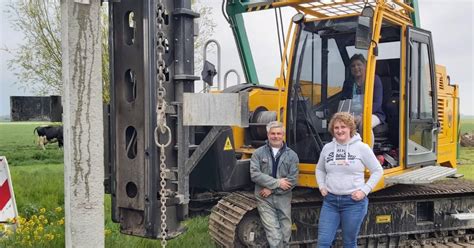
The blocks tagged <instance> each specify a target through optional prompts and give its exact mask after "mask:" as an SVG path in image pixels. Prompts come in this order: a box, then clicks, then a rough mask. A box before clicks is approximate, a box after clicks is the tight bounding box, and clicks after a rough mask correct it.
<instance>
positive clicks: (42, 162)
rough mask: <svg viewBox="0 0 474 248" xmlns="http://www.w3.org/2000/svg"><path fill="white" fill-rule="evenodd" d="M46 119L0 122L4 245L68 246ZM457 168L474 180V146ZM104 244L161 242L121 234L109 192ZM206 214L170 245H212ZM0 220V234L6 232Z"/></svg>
mask: <svg viewBox="0 0 474 248" xmlns="http://www.w3.org/2000/svg"><path fill="white" fill-rule="evenodd" d="M40 124H47V123H10V122H0V156H6V157H7V159H8V163H9V165H10V171H11V174H12V181H13V185H14V191H15V198H16V202H17V207H18V212H19V215H20V218H19V219H18V220H17V221H18V222H19V223H20V224H21V227H20V228H19V229H17V233H16V235H13V234H12V233H8V231H7V232H6V233H7V234H9V235H8V236H6V235H3V237H2V234H0V247H64V245H65V241H64V178H63V173H64V168H63V153H62V150H59V149H58V146H57V144H49V145H47V146H46V150H45V151H43V150H40V149H39V148H38V147H37V146H36V144H35V143H34V142H35V136H34V135H33V130H34V128H35V127H36V126H38V125H40ZM461 129H462V131H463V132H474V119H467V120H463V121H462V125H461ZM458 161H459V166H458V172H459V173H461V174H464V175H465V178H468V179H473V180H474V169H473V168H474V148H473V147H461V149H460V157H459V160H458ZM104 199H105V235H106V240H105V242H106V243H105V244H106V247H114V248H115V247H159V246H160V241H159V240H151V239H144V238H139V237H133V236H127V235H122V234H120V231H119V225H118V224H116V223H113V222H112V220H111V202H110V195H105V198H104ZM207 222H208V217H195V218H193V219H190V220H188V221H186V222H184V224H183V225H184V226H186V228H187V232H186V233H185V234H183V235H181V236H180V237H178V238H176V239H173V240H171V241H169V243H168V247H202V248H204V247H206V248H207V247H214V244H213V243H212V241H211V239H210V236H209V234H208V232H207ZM2 230H3V228H2V224H0V233H1V232H2Z"/></svg>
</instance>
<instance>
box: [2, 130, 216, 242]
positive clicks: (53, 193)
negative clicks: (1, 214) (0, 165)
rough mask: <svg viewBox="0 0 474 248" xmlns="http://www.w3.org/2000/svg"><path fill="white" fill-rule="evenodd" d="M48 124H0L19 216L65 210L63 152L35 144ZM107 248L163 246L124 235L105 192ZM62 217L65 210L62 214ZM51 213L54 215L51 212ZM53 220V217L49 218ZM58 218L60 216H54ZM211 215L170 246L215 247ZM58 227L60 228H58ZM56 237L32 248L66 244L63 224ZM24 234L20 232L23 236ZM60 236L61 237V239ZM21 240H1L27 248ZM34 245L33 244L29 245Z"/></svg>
mask: <svg viewBox="0 0 474 248" xmlns="http://www.w3.org/2000/svg"><path fill="white" fill-rule="evenodd" d="M46 124H49V123H25V122H20V123H9V122H1V123H0V156H6V157H7V160H8V164H9V167H10V172H11V176H12V182H13V187H14V193H15V199H16V203H17V208H18V212H19V215H20V216H21V217H23V218H26V219H27V220H29V219H31V218H32V217H33V216H39V215H40V211H41V209H42V208H44V209H46V210H47V214H48V213H50V212H53V213H54V209H56V208H57V207H61V208H63V209H64V166H63V151H62V150H59V149H58V146H57V144H50V145H47V146H46V150H45V151H43V150H41V149H39V148H38V147H37V146H36V144H35V136H34V135H33V130H34V128H35V127H37V126H39V125H46ZM104 200H105V206H104V207H105V213H104V214H105V228H106V237H105V244H106V247H114V248H115V247H127V248H128V247H160V240H153V239H145V238H140V237H134V236H128V235H123V234H121V233H120V231H119V224H117V223H114V222H112V220H111V201H110V195H105V198H104ZM61 214H62V216H59V218H61V217H63V215H64V212H62V213H61ZM49 215H51V214H49ZM52 219H54V218H53V216H51V218H50V220H52ZM55 220H57V218H56V219H55ZM208 220H209V219H208V217H196V218H193V219H190V220H187V221H185V222H184V223H183V226H185V227H186V228H187V231H186V232H185V233H184V234H183V235H181V236H179V237H177V238H175V239H173V240H170V241H169V243H168V247H203V248H204V247H214V244H213V242H212V241H211V238H210V236H209V234H208V232H207V222H208ZM55 228H56V230H58V227H55ZM55 234H56V238H55V239H54V240H52V241H48V243H46V244H45V243H41V241H38V242H36V243H32V246H33V247H64V245H65V241H64V226H62V227H59V233H55ZM24 237H25V235H20V238H24ZM58 237H59V238H58ZM19 240H20V239H19V238H17V239H16V240H15V239H10V240H4V241H2V239H0V247H24V246H30V245H27V244H23V243H21V242H20V241H19ZM30 247H31V246H30Z"/></svg>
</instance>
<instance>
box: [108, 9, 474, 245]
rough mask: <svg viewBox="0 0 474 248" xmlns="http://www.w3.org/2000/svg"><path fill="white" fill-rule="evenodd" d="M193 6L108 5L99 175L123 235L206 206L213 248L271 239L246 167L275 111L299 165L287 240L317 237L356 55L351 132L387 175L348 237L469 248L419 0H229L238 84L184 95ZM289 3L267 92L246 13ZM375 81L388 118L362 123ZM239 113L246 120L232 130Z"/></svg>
mask: <svg viewBox="0 0 474 248" xmlns="http://www.w3.org/2000/svg"><path fill="white" fill-rule="evenodd" d="M190 5H191V3H190V1H186V0H179V1H164V0H163V1H148V0H143V1H132V0H122V1H120V2H112V3H111V4H110V11H111V12H110V16H111V17H110V18H111V19H110V20H111V21H110V23H111V27H113V28H111V33H110V36H111V40H112V41H113V42H112V45H111V59H110V61H111V71H112V72H111V82H113V83H111V104H110V109H109V112H108V113H109V123H108V125H107V127H108V128H106V130H107V133H108V137H109V138H108V147H109V149H107V151H108V153H107V154H106V156H107V157H106V161H107V163H106V175H107V177H106V179H105V184H106V186H107V187H106V188H107V190H108V192H109V193H111V194H112V219H113V220H114V221H116V222H119V223H120V226H121V231H122V232H123V233H125V234H130V235H137V236H143V237H149V238H161V239H163V240H166V239H168V238H173V237H176V236H177V235H179V234H180V233H182V232H183V231H184V228H182V227H181V226H180V224H179V222H180V221H181V220H184V219H186V218H187V217H188V214H189V213H190V212H195V211H200V210H203V211H205V210H206V209H208V207H209V206H213V205H215V206H214V207H213V208H212V211H211V214H210V217H209V233H210V235H211V237H212V239H213V240H214V241H215V242H216V244H217V245H219V246H223V247H265V246H266V238H265V232H264V230H263V228H262V226H261V224H260V221H259V216H258V212H257V210H256V200H255V198H254V196H253V190H252V189H253V185H252V183H251V181H250V175H249V164H250V157H251V155H252V153H253V151H254V150H255V149H256V148H258V147H259V146H261V145H263V144H264V142H265V139H266V132H265V125H266V124H267V123H268V122H270V121H273V120H279V121H282V122H283V123H284V125H285V127H286V137H285V140H286V143H287V145H288V146H289V147H291V148H292V149H293V150H294V151H295V152H296V153H297V154H298V156H299V159H300V164H299V165H298V166H299V171H300V174H299V178H298V185H297V187H296V188H295V189H294V193H293V201H292V221H293V226H292V236H291V240H290V244H291V245H295V246H297V245H299V246H303V247H304V246H312V245H314V244H315V243H316V242H317V230H318V216H319V211H320V207H321V204H322V197H321V195H320V194H319V191H318V190H317V187H318V185H317V182H316V178H315V169H316V167H317V164H316V163H317V161H318V158H319V154H320V152H321V149H322V147H323V146H324V144H326V143H328V142H330V140H331V139H332V137H331V135H330V133H329V131H328V123H329V120H330V118H331V116H332V115H333V114H334V113H336V112H338V111H351V109H350V105H351V104H350V101H347V99H343V97H342V89H343V82H344V81H345V80H346V79H348V78H349V77H350V70H349V61H350V58H351V56H353V55H354V54H362V55H363V56H364V57H365V58H366V59H367V66H366V81H365V84H364V85H365V87H364V88H363V96H364V97H363V108H362V116H363V118H362V123H363V125H362V128H361V130H359V132H360V133H361V136H362V138H363V140H364V142H366V143H368V144H370V145H371V146H372V147H373V150H374V153H375V154H376V155H377V156H378V158H379V160H380V162H381V164H382V167H383V168H384V177H383V180H381V181H380V182H379V183H378V184H377V186H376V188H375V189H374V190H373V191H374V192H373V193H371V194H370V195H369V201H370V204H369V212H368V214H367V217H366V220H365V221H364V223H363V226H362V228H361V232H360V236H359V240H358V244H359V245H360V246H364V247H379V246H384V247H408V246H415V247H417V246H424V245H432V246H442V245H445V246H448V245H454V244H459V245H467V246H469V245H473V242H474V241H473V239H474V213H473V211H474V184H473V183H471V182H469V181H466V180H462V179H454V178H449V179H446V177H448V176H450V177H455V176H456V157H457V150H458V147H457V145H458V132H459V98H458V94H459V93H458V91H459V89H458V87H457V86H456V85H454V84H451V82H450V80H449V77H448V76H447V72H446V69H445V67H443V66H440V65H436V64H435V56H434V49H433V42H432V38H431V33H430V32H429V31H426V30H423V29H421V28H418V27H417V26H418V25H417V23H419V21H418V20H417V15H416V14H417V11H416V9H417V6H416V5H417V4H416V1H402V0H389V1H382V0H366V1H355V0H327V1H325V0H320V1H308V0H275V1H244V0H241V1H238V0H227V1H224V2H223V9H225V16H226V19H227V20H228V21H229V23H230V24H231V27H232V30H233V32H234V37H235V40H236V43H237V47H238V50H239V55H240V58H241V62H242V65H243V66H242V67H243V69H244V74H245V79H246V81H247V83H245V84H240V85H236V86H232V87H228V88H225V89H223V90H222V92H219V93H210V94H207V93H206V94H202V93H201V94H191V93H192V92H194V81H195V80H197V79H198V78H197V77H195V76H193V73H194V72H193V56H194V54H193V52H192V39H191V38H190V37H192V36H193V32H194V28H193V19H194V18H196V17H197V16H198V15H197V14H196V13H195V12H193V11H192V10H191V8H190ZM284 7H285V8H293V9H294V10H295V11H296V14H295V15H294V16H293V17H292V19H291V22H290V26H289V27H288V31H287V32H286V35H283V32H281V36H280V37H281V38H282V43H283V46H282V52H281V58H282V61H281V70H280V72H279V76H278V77H277V78H276V80H275V84H274V86H273V87H272V86H264V85H261V84H258V83H259V82H258V77H257V72H256V70H255V66H254V62H253V59H252V55H251V51H250V46H249V43H248V40H247V37H246V31H245V26H244V21H243V15H244V14H246V13H248V12H255V11H260V10H266V9H275V10H279V9H280V8H284ZM275 13H277V11H275ZM280 17H281V14H280ZM277 19H278V18H277ZM282 26H283V25H279V27H282ZM278 33H279V34H280V30H279V31H278ZM209 71H210V72H212V71H213V70H212V69H211V70H209ZM211 74H212V73H211ZM376 75H377V76H378V77H380V79H381V82H382V85H383V96H382V99H383V103H382V108H383V111H384V113H385V115H386V120H385V121H384V123H383V124H381V125H379V126H377V127H375V128H374V129H373V130H372V128H371V125H370V123H371V118H372V115H371V113H372V101H373V97H374V92H373V88H374V78H375V77H376ZM236 96H237V97H236ZM219 99H220V100H222V101H220V102H219ZM202 102H205V104H204V105H200V104H201V103H202ZM229 102H230V103H229ZM196 106H204V107H201V108H199V107H196ZM226 106H227V107H226ZM235 106H237V108H238V109H240V111H241V113H240V114H241V115H239V116H238V118H237V119H239V118H240V119H239V120H241V122H240V124H238V125H237V124H235V123H237V122H238V121H237V122H233V124H226V123H227V122H225V121H228V120H229V119H232V118H230V117H227V116H226V114H227V113H228V112H230V109H231V108H232V107H235ZM348 106H349V107H348ZM192 107H195V108H192ZM218 107H221V109H220V110H219V108H218ZM211 108H212V109H213V111H214V112H213V111H209V109H211ZM189 109H192V110H191V111H190V110H189ZM189 116H191V117H189ZM222 116H224V117H222ZM218 117H222V118H221V120H218V121H215V122H213V121H214V119H218ZM199 118H202V119H201V121H195V120H196V119H199ZM222 119H224V120H222ZM190 120H191V121H190ZM211 120H212V121H211ZM193 121H194V122H193ZM372 134H373V136H372ZM366 176H367V177H368V176H369V174H368V172H367V175H366ZM337 245H340V240H338V241H337V243H336V246H337Z"/></svg>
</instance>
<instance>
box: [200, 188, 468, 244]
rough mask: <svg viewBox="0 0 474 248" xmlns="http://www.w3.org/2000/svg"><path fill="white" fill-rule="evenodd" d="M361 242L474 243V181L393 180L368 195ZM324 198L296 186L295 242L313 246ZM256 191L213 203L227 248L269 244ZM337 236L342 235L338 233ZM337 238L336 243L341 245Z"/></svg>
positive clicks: (219, 240)
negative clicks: (406, 182)
mask: <svg viewBox="0 0 474 248" xmlns="http://www.w3.org/2000/svg"><path fill="white" fill-rule="evenodd" d="M369 202H370V203H369V211H368V214H367V217H366V220H365V221H364V223H363V225H362V228H361V232H360V236H359V240H358V244H359V247H474V219H473V218H472V217H473V214H472V213H474V182H472V181H467V180H460V179H448V180H443V181H439V182H436V183H433V184H429V185H395V186H392V187H390V188H387V189H385V190H382V191H379V192H376V193H372V194H370V195H369ZM321 205H322V197H321V195H320V194H319V192H317V190H311V189H304V188H299V189H295V190H294V194H293V201H292V218H293V227H292V236H291V241H290V243H291V245H292V246H302V247H306V246H308V247H314V245H315V244H316V243H317V232H318V218H319V211H320V208H321ZM256 206H257V201H256V200H255V198H254V196H253V192H236V193H232V194H230V195H228V196H226V197H225V198H223V199H222V200H221V201H219V203H218V204H217V205H216V206H215V207H214V208H213V210H212V213H211V215H210V219H209V232H210V234H211V237H212V238H213V240H214V241H215V242H216V244H218V245H219V246H223V247H265V246H267V245H266V238H265V232H264V230H263V227H262V226H261V224H260V220H259V216H258V212H257V209H256ZM338 236H339V235H338ZM341 244H342V243H341V240H340V237H338V239H337V241H336V244H335V247H339V246H341Z"/></svg>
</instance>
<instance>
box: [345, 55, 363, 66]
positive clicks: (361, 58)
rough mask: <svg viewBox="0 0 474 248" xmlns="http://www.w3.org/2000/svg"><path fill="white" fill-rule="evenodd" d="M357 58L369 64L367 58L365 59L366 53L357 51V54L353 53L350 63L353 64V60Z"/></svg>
mask: <svg viewBox="0 0 474 248" xmlns="http://www.w3.org/2000/svg"><path fill="white" fill-rule="evenodd" d="M356 60H359V61H361V62H362V63H364V64H367V60H365V58H364V55H362V54H360V53H356V54H354V55H352V57H351V59H350V60H349V65H352V62H354V61H356Z"/></svg>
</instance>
